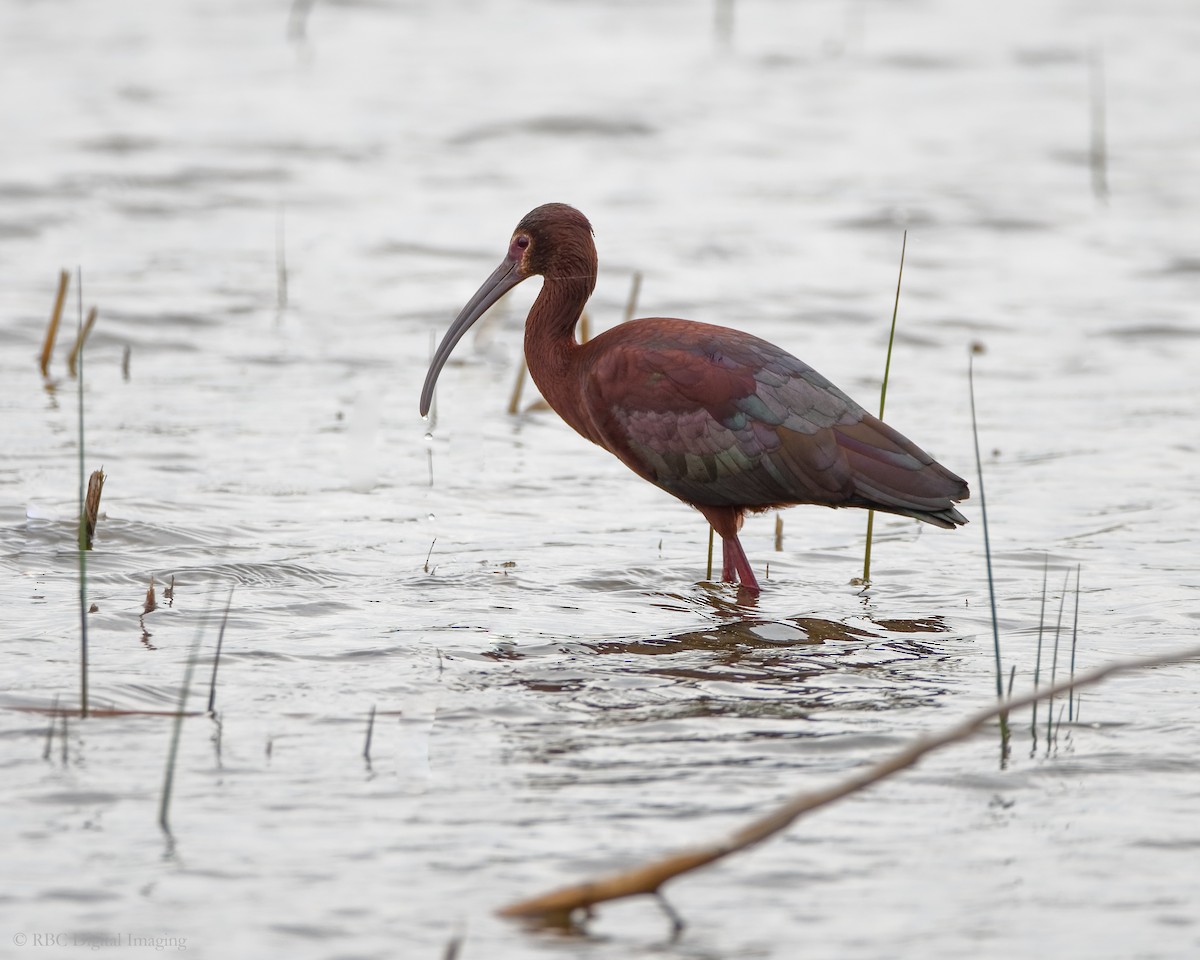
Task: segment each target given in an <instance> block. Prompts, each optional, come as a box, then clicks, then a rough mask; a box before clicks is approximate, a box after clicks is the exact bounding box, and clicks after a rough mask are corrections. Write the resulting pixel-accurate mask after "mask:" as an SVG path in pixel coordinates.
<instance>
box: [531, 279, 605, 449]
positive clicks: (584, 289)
mask: <svg viewBox="0 0 1200 960" xmlns="http://www.w3.org/2000/svg"><path fill="white" fill-rule="evenodd" d="M595 286H596V280H595V274H592V275H591V276H590V277H589V276H580V277H570V278H567V279H561V278H551V277H547V278H546V280H545V282H544V283H543V284H542V290H541V293H539V294H538V297H537V299H536V300H535V301H534V303H533V307H532V308H531V309H530V311H529V317H528V319H526V321H525V360H526V362H527V363H528V364H529V375H530V377H532V378H533V382H534V383H536V384H537V388H538V389H539V390H540V391H541V393H542V396H543V397H545V398H546V402H547V403H548V404H550V406H551V407H553V408H554V410H555V411H556V412H557V413H558V415H559V416H561V417H562V418H563V419H564V420H566V421H567V423H569V424H570V425H571V426H572V427H574V428H575V429H576V430H578V431H579V432H580V433H582V434H583V435H584V436H588V435H589V434H588V431H587V429H586V428H585V427H584V424H583V422H582V420H581V419H580V417H579V416H578V413H579V412H581V411H576V409H575V407H576V406H578V402H577V401H578V397H579V385H578V382H577V379H576V378H575V377H574V375H573V373H574V367H575V365H576V364H577V363H578V362H579V352H580V346H579V343H578V342H577V341H576V339H575V325H576V324H577V323H578V322H579V317H580V316H581V315H582V313H583V308H584V306H585V305H586V304H587V301H588V297H590V296H591V295H592V290H593V289H594V288H595Z"/></svg>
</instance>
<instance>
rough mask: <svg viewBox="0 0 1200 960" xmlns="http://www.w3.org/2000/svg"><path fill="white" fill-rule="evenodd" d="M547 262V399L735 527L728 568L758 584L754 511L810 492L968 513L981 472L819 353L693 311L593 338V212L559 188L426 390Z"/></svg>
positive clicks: (857, 503)
mask: <svg viewBox="0 0 1200 960" xmlns="http://www.w3.org/2000/svg"><path fill="white" fill-rule="evenodd" d="M535 274H540V275H541V276H542V278H543V285H542V290H541V293H539V294H538V297H537V300H536V301H534V304H533V308H532V309H531V310H530V311H529V317H528V319H527V320H526V321H525V358H526V360H527V361H528V363H529V373H530V375H531V376H532V377H533V381H534V383H536V384H537V386H538V389H539V390H541V392H542V396H543V397H545V399H546V402H547V403H549V404H550V406H551V407H553V408H554V409H555V410H556V411H557V412H558V414H559V416H561V417H562V418H563V419H564V420H565V421H567V423H568V424H570V425H571V426H572V427H574V428H575V430H576V431H578V432H579V433H581V434H582V435H583V436H585V437H587V439H589V440H591V441H592V442H593V443H596V444H599V445H600V446H602V447H604V448H605V449H606V450H608V451H609V452H610V453H612V454H614V455H615V456H616V457H618V458H619V459H620V460H621V462H622V463H624V464H625V465H626V466H627V467H629V468H630V469H631V470H632V471H633V472H634V473H636V474H637V475H638V476H639V477H643V478H644V479H646V480H649V481H650V482H651V483H653V484H654V485H655V486H658V487H661V488H662V489H663V490H665V491H667V493H669V494H671V495H672V496H675V497H678V498H679V499H680V500H682V501H683V502H684V503H688V504H691V505H692V506H693V507H695V508H696V509H697V510H699V511H700V512H701V513H702V514H704V516H705V518H706V519H707V520H708V522H709V523H710V524H711V525H712V527H713V529H714V530H715V531H716V532H717V534H718V535H719V536H720V537H721V542H722V545H723V548H724V549H723V563H722V571H721V578H722V580H725V581H727V582H734V581H737V580H740V581H741V583H742V586H743V587H744V588H746V589H748V590H750V591H752V592H754V593H757V592H758V590H759V586H758V581H757V579H755V576H754V571H753V570H752V569H751V568H750V561H749V560H747V559H746V553H745V551H744V550H743V549H742V545H741V543H740V542H739V541H738V530H739V529H740V528H741V525H742V520H743V518H744V516H745V514H746V512H747V511H752V512H753V511H759V510H770V509H772V508H776V507H784V506H790V505H792V504H797V503H816V504H823V505H824V506H827V507H866V508H869V509H874V510H879V511H882V512H884V513H894V514H900V515H901V516H906V517H915V518H916V519H918V520H924V521H925V522H926V523H932V524H934V525H935V526H939V527H947V528H951V527H955V526H959V525H961V524H964V523H966V522H967V520H966V518H965V517H964V516H963V515H962V514H961V513H959V512H958V511H957V510H955V509H954V504H955V503H956V502H957V501H959V500H965V499H967V497H968V496H969V495H970V494H969V492H968V489H967V484H966V483H965V482H964V481H963V480H962V479H961V478H960V477H956V476H955V475H954V474H953V473H951V472H950V471H949V470H947V469H946V468H945V467H943V466H942V465H941V464H940V463H937V462H936V461H935V460H934V459H933V458H932V457H931V456H929V455H928V454H927V453H925V452H924V451H923V450H921V449H920V448H919V447H918V446H917V445H916V444H914V443H913V442H912V441H910V440H908V439H907V438H905V437H903V436H902V435H901V434H899V433H897V432H896V431H895V430H893V429H892V428H891V427H889V426H888V425H887V424H886V423H883V422H882V421H880V420H879V419H878V418H876V417H873V416H871V414H869V413H868V412H867V411H866V410H864V409H863V408H862V407H861V406H859V405H858V404H857V403H855V402H854V401H853V400H851V399H850V398H849V397H848V396H846V394H844V393H843V392H842V391H841V390H839V389H838V388H837V387H835V386H834V385H833V384H832V383H830V382H829V381H828V380H826V379H825V378H824V377H823V376H821V375H820V374H819V373H817V371H815V370H814V369H813V368H812V367H810V366H809V365H808V364H806V363H804V362H802V361H800V360H797V359H796V358H795V357H793V356H792V355H791V354H789V353H787V352H785V351H784V350H781V349H780V348H779V347H777V346H775V345H774V344H772V343H768V342H767V341H765V340H760V339H759V338H758V337H754V336H751V335H750V334H748V333H743V332H741V331H740V330H730V329H728V328H726V327H716V326H711V325H709V324H705V323H695V322H692V321H690V320H674V319H667V318H664V317H655V318H652V319H647V320H631V321H629V322H628V323H623V324H620V325H619V326H616V327H614V328H612V329H611V330H608V331H606V332H605V333H602V334H600V335H599V336H598V337H596V338H595V339H593V340H590V341H588V342H587V343H584V344H580V343H578V342H576V340H575V325H576V323H577V322H578V320H579V317H580V315H581V314H582V313H583V308H584V305H585V304H586V303H587V301H588V297H590V296H591V294H592V290H593V289H594V288H595V286H596V245H595V243H593V241H592V226H591V224H590V223H588V221H587V218H586V217H584V215H583V214H582V213H580V212H579V211H578V210H576V209H574V208H573V207H569V206H567V205H566V204H562V203H548V204H546V205H544V206H541V207H538V208H537V209H536V210H533V211H531V212H530V213H529V214H528V215H526V217H525V218H524V219H523V220H522V221H521V222H520V223H519V224H517V229H516V230H515V231H514V232H513V235H512V239H511V240H510V241H509V244H508V254H507V256H505V258H504V260H503V262H502V263H501V264H500V266H498V267H497V268H496V270H495V271H494V272H493V273H492V275H491V276H490V277H488V278H487V280H485V281H484V284H483V286H481V287H480V288H479V290H478V291H477V292H476V294H475V296H473V297H472V298H471V299H470V301H469V302H468V303H467V305H466V306H465V307H463V309H462V312H461V313H460V314H459V315H458V316H457V317H456V318H455V320H454V322H453V323H452V324H451V325H450V329H449V330H447V331H446V336H445V337H444V338H443V339H442V342H441V344H440V345H439V346H438V348H437V353H436V354H434V357H433V362H432V363H431V364H430V367H429V373H428V375H427V376H426V377H425V386H424V388H423V389H422V390H421V415H422V416H424V415H425V414H427V413H428V412H429V404H430V401H431V400H432V398H433V388H434V385H435V384H436V383H437V378H438V374H439V373H440V372H441V369H442V366H443V365H444V364H445V363H446V360H447V359H448V358H449V356H450V352H451V351H452V350H453V349H454V346H455V344H457V343H458V341H459V340H460V339H462V336H463V334H464V333H466V332H467V329H468V328H469V327H470V326H471V324H473V323H474V322H475V321H476V320H478V319H479V318H480V317H481V316H483V314H484V313H485V312H486V311H487V310H488V308H489V307H491V306H492V304H494V303H495V302H496V301H497V300H499V299H500V297H501V296H503V295H504V293H506V292H507V291H508V290H510V289H512V288H513V287H515V286H516V285H517V284H518V283H520V282H521V281H522V280H525V279H527V278H528V277H532V276H534V275H535Z"/></svg>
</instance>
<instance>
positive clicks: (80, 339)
mask: <svg viewBox="0 0 1200 960" xmlns="http://www.w3.org/2000/svg"><path fill="white" fill-rule="evenodd" d="M95 324H96V308H95V307H92V309H90V310H89V311H88V315H87V322H86V323H84V325H83V326H82V327H81V328H80V329H79V331H78V332H77V333H76V334H75V345H74V346H72V347H71V352H70V353H69V354H68V355H67V370H68V371H69V372H70V374H71V376H75V361H76V359H77V358H78V357H79V354H80V352H81V351H82V350H83V343H84V341H85V340H87V338H88V334H89V333H91V332H92V327H93V326H95Z"/></svg>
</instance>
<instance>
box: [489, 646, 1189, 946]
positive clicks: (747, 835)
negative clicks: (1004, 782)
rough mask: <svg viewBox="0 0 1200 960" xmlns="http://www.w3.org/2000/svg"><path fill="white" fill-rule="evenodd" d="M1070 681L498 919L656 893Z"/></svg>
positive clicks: (554, 919) (1158, 662) (552, 915)
mask: <svg viewBox="0 0 1200 960" xmlns="http://www.w3.org/2000/svg"><path fill="white" fill-rule="evenodd" d="M1193 659H1200V646H1193V647H1187V648H1185V649H1183V650H1179V651H1176V652H1175V653H1169V654H1162V655H1159V656H1155V657H1144V658H1140V659H1137V660H1122V661H1117V662H1116V663H1110V664H1108V665H1107V666H1104V667H1099V668H1097V669H1095V670H1092V671H1091V672H1089V673H1085V674H1081V675H1080V676H1079V677H1077V678H1076V679H1075V681H1074V686H1076V687H1087V686H1091V685H1092V684H1096V683H1099V682H1100V681H1102V680H1106V679H1107V678H1109V677H1111V676H1113V675H1115V674H1118V673H1128V672H1131V671H1135V670H1147V669H1150V668H1152V667H1159V666H1163V665H1165V664H1170V663H1179V662H1182V661H1185V660H1193ZM1071 685H1072V684H1071V681H1066V682H1064V683H1062V684H1061V685H1059V686H1057V687H1047V688H1046V689H1044V690H1042V691H1037V690H1034V691H1032V692H1031V693H1026V694H1022V695H1021V696H1019V697H1016V698H1013V699H1009V700H1004V701H1001V702H999V703H996V704H993V705H992V706H990V707H985V708H984V709H982V710H979V711H978V712H977V713H974V714H972V715H971V716H969V717H967V718H966V719H965V720H962V721H960V722H959V723H957V724H955V725H954V726H952V727H949V728H948V729H946V730H944V731H943V732H941V733H936V734H930V735H929V736H926V737H922V738H920V739H918V740H916V741H914V742H913V743H911V744H909V745H908V746H907V747H905V748H904V749H903V750H900V751H898V752H896V753H895V754H893V755H892V756H890V757H888V758H886V759H884V760H881V761H879V762H878V763H875V764H872V765H871V766H869V767H867V768H866V769H865V770H863V771H861V772H859V773H857V774H855V775H853V776H851V777H847V778H846V779H845V780H843V781H842V782H841V783H837V784H834V785H833V786H831V787H828V788H826V789H824V790H816V791H812V792H807V793H802V794H799V795H798V796H796V797H794V798H792V799H791V800H789V801H788V802H787V803H785V804H783V805H782V806H781V807H779V808H778V809H776V810H774V811H772V812H771V813H768V814H766V815H765V816H762V817H759V818H757V819H755V820H753V821H751V822H750V823H749V824H747V825H746V826H745V827H743V828H742V829H741V830H739V831H738V832H737V833H735V834H734V835H733V836H731V837H730V838H729V839H728V840H726V841H725V842H724V843H718V844H714V845H712V846H707V847H698V848H696V849H692V850H684V851H681V852H679V853H674V854H670V855H668V856H666V857H662V858H660V859H658V860H654V861H651V862H650V863H647V864H643V865H642V866H638V867H634V868H632V869H630V870H625V871H622V872H621V873H616V874H610V875H609V876H606V877H601V878H599V879H596V880H591V881H588V882H586V883H580V884H576V885H574V886H570V887H563V888H560V889H558V890H554V891H552V892H550V893H546V894H543V895H541V896H538V897H533V898H531V899H528V900H522V901H519V902H517V903H510V904H508V905H507V906H505V907H503V908H501V909H500V910H499V911H497V912H498V913H499V915H500V916H502V917H516V918H522V919H526V920H536V921H540V922H542V923H545V924H562V925H568V924H569V923H570V920H571V914H572V913H573V912H574V911H576V910H589V909H590V908H591V907H593V906H595V905H596V904H598V903H604V902H606V901H609V900H619V899H622V898H625V897H634V896H640V895H650V896H655V895H658V893H659V890H660V888H661V887H662V886H663V885H664V884H665V883H667V882H668V881H669V880H673V879H674V878H675V877H678V876H680V875H682V874H685V873H688V872H690V871H692V870H696V869H698V868H700V867H703V866H706V865H707V864H710V863H713V862H714V861H717V860H721V859H723V858H724V857H727V856H730V855H731V854H734V853H740V852H741V851H743V850H746V849H748V848H750V847H752V846H754V845H756V844H759V843H762V842H763V841H764V840H767V839H768V838H770V837H772V836H774V835H775V834H777V833H779V832H780V831H781V830H784V829H786V828H787V827H789V826H791V825H792V823H794V822H795V821H796V820H797V819H798V818H799V817H800V816H802V815H803V814H806V813H810V812H811V811H813V810H816V809H818V808H820V807H824V806H828V805H829V804H831V803H834V802H835V801H838V800H841V799H843V798H844V797H848V796H851V795H853V794H856V793H859V792H861V791H863V790H865V789H866V788H868V787H871V786H874V785H875V784H877V783H879V782H880V781H882V780H885V779H887V778H888V777H891V776H893V775H895V774H897V773H899V772H900V771H902V770H906V769H908V768H909V767H911V766H913V765H914V764H915V763H916V762H917V761H918V760H920V759H921V758H922V757H924V756H926V755H927V754H929V753H932V752H934V751H935V750H939V749H941V748H942V747H946V746H949V745H951V744H954V743H958V742H960V741H962V740H966V739H967V738H968V737H970V736H971V735H972V734H974V733H976V732H977V731H978V730H979V729H980V728H981V727H983V725H984V724H986V723H987V722H988V721H990V720H993V719H996V718H998V717H1004V716H1007V715H1008V713H1009V712H1010V711H1012V710H1015V709H1018V708H1020V707H1025V706H1029V705H1030V704H1032V703H1034V702H1035V701H1037V700H1039V699H1043V698H1046V697H1052V696H1055V695H1057V694H1061V693H1064V692H1066V691H1067V690H1069V689H1070V688H1071Z"/></svg>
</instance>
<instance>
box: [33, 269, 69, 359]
mask: <svg viewBox="0 0 1200 960" xmlns="http://www.w3.org/2000/svg"><path fill="white" fill-rule="evenodd" d="M70 283H71V275H70V274H69V273H67V271H66V270H60V271H59V272H58V293H57V294H55V296H54V309H53V310H51V311H50V323H49V325H48V326H47V327H46V341H45V343H43V344H42V356H41V362H40V366H41V370H42V376H43V377H46V376H49V375H50V356H51V354H53V353H54V341H55V340H56V339H57V337H58V322H59V320H61V319H62V311H63V303H64V302H65V301H66V299H67V287H68V286H70Z"/></svg>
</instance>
